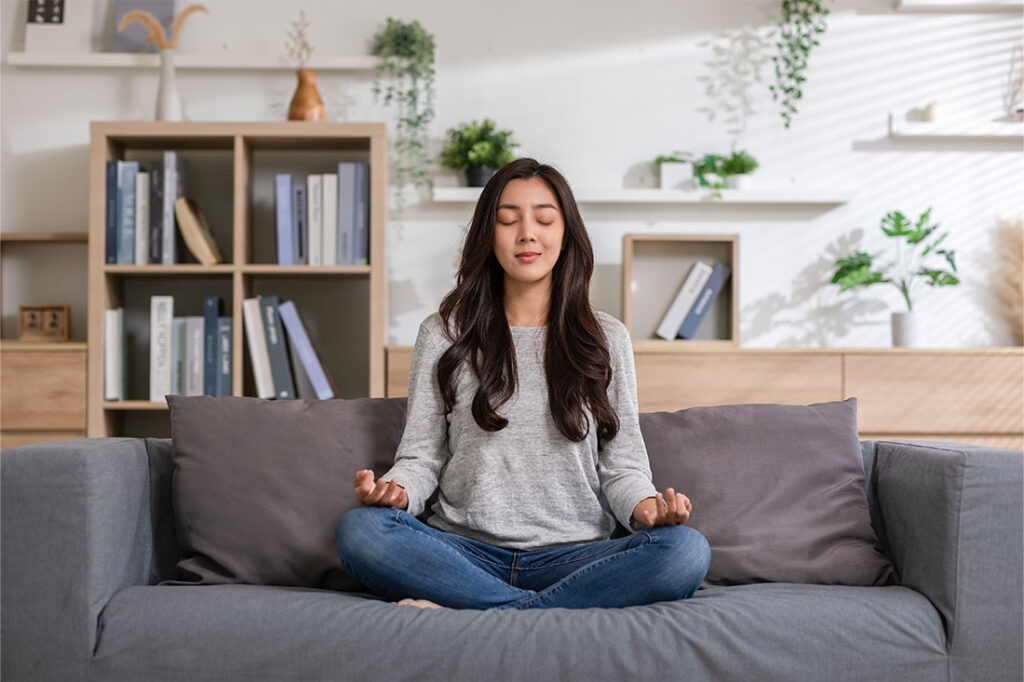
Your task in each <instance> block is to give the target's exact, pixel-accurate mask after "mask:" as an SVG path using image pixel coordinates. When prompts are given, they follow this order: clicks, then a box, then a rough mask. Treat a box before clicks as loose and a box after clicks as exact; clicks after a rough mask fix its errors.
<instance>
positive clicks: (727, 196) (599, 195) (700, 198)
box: [433, 187, 849, 205]
mask: <svg viewBox="0 0 1024 682" xmlns="http://www.w3.org/2000/svg"><path fill="white" fill-rule="evenodd" d="M482 189H483V188H482V187H435V188H434V192H433V200H434V201H435V202H438V203H445V202H447V203H474V202H476V201H477V199H478V198H479V197H480V192H481V190H482ZM718 191H719V192H720V193H721V195H722V198H721V199H716V198H713V197H711V196H710V193H711V190H706V189H705V190H693V191H689V192H687V191H681V190H668V189H655V188H640V189H609V190H600V189H584V190H580V191H577V192H575V197H576V201H578V202H579V203H581V204H789V205H794V204H825V205H838V204H843V203H846V202H847V201H848V200H849V197H848V196H846V195H843V194H840V193H838V192H834V191H830V190H819V189H793V188H778V189H722V190H718Z"/></svg>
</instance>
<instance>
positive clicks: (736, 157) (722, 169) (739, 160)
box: [718, 151, 758, 175]
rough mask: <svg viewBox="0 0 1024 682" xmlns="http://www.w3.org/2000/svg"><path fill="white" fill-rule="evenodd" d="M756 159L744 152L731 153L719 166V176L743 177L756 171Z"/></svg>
mask: <svg viewBox="0 0 1024 682" xmlns="http://www.w3.org/2000/svg"><path fill="white" fill-rule="evenodd" d="M757 166H758V163H757V159H755V158H754V157H753V156H751V155H750V154H748V153H747V152H745V151H738V152H733V153H732V155H731V156H729V158H727V159H725V160H724V161H722V163H721V165H720V166H719V170H718V173H719V175H744V174H746V173H753V172H754V171H755V170H757Z"/></svg>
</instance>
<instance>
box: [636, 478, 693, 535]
mask: <svg viewBox="0 0 1024 682" xmlns="http://www.w3.org/2000/svg"><path fill="white" fill-rule="evenodd" d="M667 493H668V495H667V498H668V501H667V502H666V501H665V500H664V499H662V496H661V493H658V494H656V495H655V496H654V497H648V498H645V499H643V500H640V502H638V503H637V505H636V507H634V508H633V518H634V519H636V521H637V522H638V523H646V524H647V527H648V528H653V527H654V526H676V525H679V524H681V523H686V521H687V520H688V519H689V518H690V510H691V509H693V505H692V504H691V503H690V498H688V497H687V496H686V495H684V494H682V493H677V492H675V491H674V490H673V489H672V488H668V489H667Z"/></svg>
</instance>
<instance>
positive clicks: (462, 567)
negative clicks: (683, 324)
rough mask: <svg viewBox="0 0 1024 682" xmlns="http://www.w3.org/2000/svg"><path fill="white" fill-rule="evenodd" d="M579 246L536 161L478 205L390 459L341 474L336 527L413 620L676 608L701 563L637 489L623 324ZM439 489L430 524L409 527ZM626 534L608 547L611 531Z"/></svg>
mask: <svg viewBox="0 0 1024 682" xmlns="http://www.w3.org/2000/svg"><path fill="white" fill-rule="evenodd" d="M593 269H594V256H593V250H592V248H591V245H590V239H589V238H588V236H587V232H586V229H585V228H584V225H583V220H582V218H581V217H580V214H579V210H578V208H577V206H576V201H575V199H574V198H573V195H572V192H571V190H570V189H569V185H568V183H567V182H566V181H565V178H563V177H562V175H561V174H560V173H559V172H558V171H557V170H555V169H554V168H553V167H551V166H548V165H543V164H539V163H538V162H537V161H535V160H534V159H528V158H524V159H518V160H516V161H513V162H511V163H509V164H507V165H506V166H504V167H503V168H501V169H500V170H499V171H498V172H497V173H496V174H495V175H494V176H493V177H492V178H491V179H490V181H489V182H488V183H487V185H486V186H485V187H484V188H483V191H482V192H481V194H480V199H479V201H478V202H477V205H476V210H475V212H474V215H473V221H472V224H471V225H470V229H469V233H468V234H467V236H466V240H465V244H464V246H463V250H462V259H461V264H460V267H459V271H458V275H457V280H456V285H455V287H454V288H453V289H452V290H451V291H450V292H449V293H448V294H447V295H446V296H445V297H444V299H443V300H442V302H441V306H440V311H439V312H435V313H432V314H431V315H430V316H428V317H427V319H426V320H424V321H423V323H422V324H421V325H420V327H419V332H418V334H417V337H416V344H415V346H414V348H413V354H412V365H411V368H410V372H409V399H408V412H407V418H406V426H405V430H404V432H403V435H402V440H401V443H400V444H399V446H398V451H397V452H396V453H395V464H394V466H393V467H391V469H390V470H388V471H387V472H386V473H385V474H384V475H383V476H381V477H380V478H379V479H377V481H376V482H374V478H373V472H372V471H370V470H368V469H364V470H362V471H359V472H357V473H356V474H355V480H354V484H353V485H354V489H355V494H356V497H357V499H359V501H360V502H361V503H362V505H363V506H361V507H357V508H355V509H352V510H350V511H348V512H346V513H345V514H343V515H342V517H341V519H340V520H339V521H338V525H337V528H336V532H335V535H336V539H337V543H338V555H339V557H340V558H341V563H342V565H343V566H344V567H345V569H346V570H348V571H349V572H350V573H351V574H352V575H354V576H355V577H356V578H358V579H359V580H360V581H361V582H362V583H363V584H364V585H365V586H366V587H368V588H369V589H371V590H372V591H374V592H375V593H378V594H380V595H383V596H385V597H387V598H388V599H398V600H399V601H398V602H397V603H399V604H407V605H413V606H418V607H421V608H425V607H430V608H440V607H441V606H448V607H454V608H476V609H486V608H497V609H528V608H549V607H556V606H561V607H567V608H587V607H595V606H604V607H615V606H630V605H635V604H648V603H651V602H655V601H666V600H675V599H684V598H687V597H690V596H691V595H692V594H693V593H694V592H696V591H697V588H698V587H699V586H700V584H701V581H702V580H703V579H704V576H705V575H706V573H707V569H708V565H709V563H710V560H711V552H710V549H709V547H708V543H707V541H706V540H705V539H704V537H703V536H702V535H701V534H700V533H699V532H697V531H696V530H694V529H692V528H690V527H688V526H684V525H681V524H683V523H685V522H686V520H687V519H688V518H689V515H690V511H691V508H692V505H691V503H690V500H689V499H688V498H687V497H686V496H685V495H683V494H682V493H678V492H675V491H673V489H672V488H667V489H666V494H665V496H663V495H662V493H661V492H659V491H658V490H657V489H655V487H654V485H653V484H652V483H651V471H650V465H649V463H648V459H647V450H646V448H645V446H644V441H643V439H642V437H641V434H640V423H639V416H638V412H637V410H638V408H637V399H636V375H635V369H634V366H633V348H632V342H631V341H630V338H629V333H628V332H627V330H626V328H625V326H624V325H623V324H622V323H621V322H620V321H618V320H617V319H616V318H614V317H612V316H611V315H608V314H607V313H604V312H601V311H595V310H593V309H591V307H590V302H589V286H590V277H591V274H592V272H593ZM435 488H438V489H439V490H438V498H437V502H436V503H435V504H434V505H433V506H432V507H431V510H432V511H433V515H432V516H430V517H429V518H428V519H427V522H426V523H423V522H421V521H420V520H418V519H417V518H416V517H417V516H419V515H420V514H421V513H422V511H423V508H424V505H425V503H426V501H427V499H428V498H429V497H430V496H431V494H432V493H433V492H434V490H435ZM616 519H617V520H618V521H619V522H620V523H622V525H623V526H624V527H627V528H629V529H630V530H632V531H636V532H633V533H631V534H627V535H624V536H620V537H617V538H611V537H610V536H611V535H612V533H613V531H614V530H615V529H616V526H615V520H616Z"/></svg>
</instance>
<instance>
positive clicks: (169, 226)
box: [160, 150, 178, 265]
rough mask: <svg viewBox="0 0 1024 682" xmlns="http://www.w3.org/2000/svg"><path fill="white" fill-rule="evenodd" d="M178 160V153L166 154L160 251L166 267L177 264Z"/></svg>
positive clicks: (166, 152)
mask: <svg viewBox="0 0 1024 682" xmlns="http://www.w3.org/2000/svg"><path fill="white" fill-rule="evenodd" d="M177 159H178V154H177V152H175V151H172V150H167V151H165V152H164V167H163V171H164V192H163V208H164V212H163V221H162V225H163V232H162V235H161V237H162V243H161V249H160V250H161V253H160V259H161V260H160V262H161V263H163V264H164V265H174V263H175V252H174V251H175V249H174V247H175V238H174V200H175V199H177V198H178V184H177V183H178V181H177V176H178V173H177V163H178V162H177Z"/></svg>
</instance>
